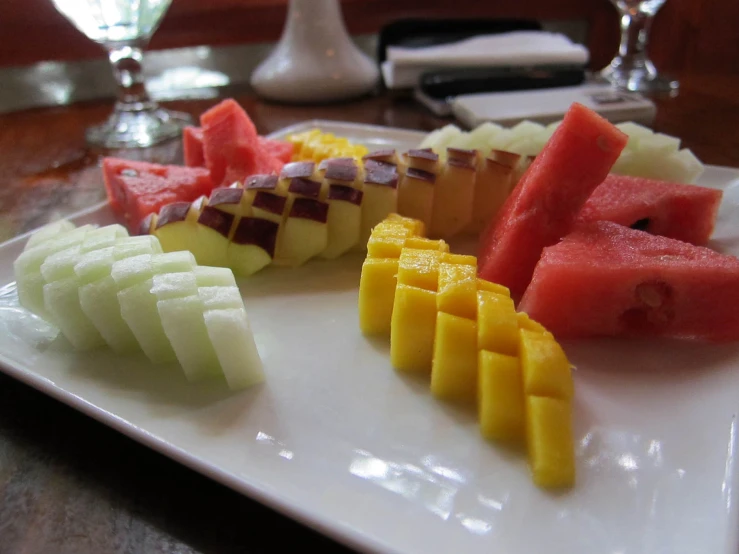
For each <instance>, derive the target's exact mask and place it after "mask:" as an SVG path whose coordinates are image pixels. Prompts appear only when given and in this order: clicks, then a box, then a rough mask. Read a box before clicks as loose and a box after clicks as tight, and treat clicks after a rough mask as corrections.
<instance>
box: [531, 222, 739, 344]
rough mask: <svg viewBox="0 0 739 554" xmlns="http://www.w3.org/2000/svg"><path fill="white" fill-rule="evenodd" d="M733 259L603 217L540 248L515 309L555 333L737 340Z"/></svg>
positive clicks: (738, 302)
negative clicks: (538, 256)
mask: <svg viewBox="0 0 739 554" xmlns="http://www.w3.org/2000/svg"><path fill="white" fill-rule="evenodd" d="M737 306H739V259H737V258H734V257H732V256H726V255H723V254H719V253H718V252H714V251H713V250H710V249H708V248H704V247H702V246H694V245H692V244H688V243H686V242H682V241H678V240H675V239H670V238H666V237H660V236H655V235H650V234H649V233H645V232H643V231H638V230H634V229H629V228H628V227H624V226H622V225H618V224H616V223H612V222H609V221H598V222H594V223H590V224H587V225H585V224H584V225H582V226H580V227H578V228H577V229H575V231H573V233H572V234H570V235H568V236H567V237H565V238H564V239H563V240H562V242H560V243H559V244H557V245H555V246H551V247H549V248H546V249H544V254H543V255H542V257H541V261H540V262H539V263H538V264H537V266H536V270H535V271H534V276H533V279H532V281H531V284H530V285H529V287H528V289H527V290H526V293H525V294H524V296H523V299H522V300H521V303H520V305H519V309H520V310H521V311H523V312H526V313H527V314H528V315H529V316H530V317H531V318H533V319H534V320H536V321H538V322H539V323H541V324H542V325H544V327H546V328H547V329H548V330H549V331H551V332H552V333H554V334H555V336H556V337H557V338H558V339H560V338H576V337H590V336H612V335H627V336H664V337H674V338H694V339H701V340H706V341H715V342H721V341H729V340H737V339H739V310H737Z"/></svg>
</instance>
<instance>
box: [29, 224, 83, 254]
mask: <svg viewBox="0 0 739 554" xmlns="http://www.w3.org/2000/svg"><path fill="white" fill-rule="evenodd" d="M74 228H75V224H74V223H72V222H71V221H69V220H68V219H59V220H57V221H52V222H51V223H47V224H46V225H44V226H43V227H40V228H39V229H38V230H36V231H35V232H34V233H33V234H32V235H31V236H30V237H29V238H28V241H27V242H26V245H25V246H24V247H23V249H24V250H29V249H31V248H33V247H34V246H38V245H39V244H41V243H42V242H46V241H47V240H50V239H54V238H57V237H58V236H59V235H61V234H63V233H66V232H68V231H71V230H72V229H74Z"/></svg>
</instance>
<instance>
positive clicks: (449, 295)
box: [436, 258, 477, 350]
mask: <svg viewBox="0 0 739 554" xmlns="http://www.w3.org/2000/svg"><path fill="white" fill-rule="evenodd" d="M443 259H445V258H443ZM436 306H437V308H438V309H439V311H440V312H446V313H448V314H452V315H457V316H459V317H466V318H468V319H474V320H477V267H476V266H474V265H461V264H455V263H442V264H440V265H439V294H438V295H437V296H436ZM475 350H476V348H475Z"/></svg>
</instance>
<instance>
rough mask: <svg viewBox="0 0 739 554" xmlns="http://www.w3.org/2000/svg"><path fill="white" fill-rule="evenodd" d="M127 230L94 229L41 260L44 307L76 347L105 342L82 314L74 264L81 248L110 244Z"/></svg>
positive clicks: (94, 345)
mask: <svg viewBox="0 0 739 554" xmlns="http://www.w3.org/2000/svg"><path fill="white" fill-rule="evenodd" d="M127 235H128V233H127V232H126V231H125V229H123V228H122V227H120V226H117V225H111V226H108V227H102V228H100V229H94V230H92V231H90V232H88V233H87V234H86V235H85V239H84V240H83V242H82V243H81V244H78V245H75V246H72V247H70V248H67V249H66V250H61V251H59V252H56V253H54V254H52V255H50V256H49V257H47V258H46V260H45V261H44V263H43V264H41V268H40V270H41V275H42V276H43V278H44V280H45V281H46V284H45V285H44V288H43V295H44V307H45V308H46V312H47V314H48V317H49V318H50V321H51V322H52V323H53V324H54V325H56V326H57V327H59V330H60V331H61V333H62V334H63V335H64V336H65V337H66V338H67V340H69V342H70V343H71V344H72V345H73V346H74V347H75V348H76V349H77V350H89V349H91V348H96V347H99V346H103V345H105V344H106V341H105V340H104V339H103V337H102V335H101V334H100V332H99V331H98V330H97V328H96V326H95V325H94V324H93V322H92V321H91V320H90V318H89V317H88V316H87V314H85V311H84V310H83V309H82V305H81V302H80V298H79V289H80V285H81V283H80V279H79V277H78V275H77V273H76V272H75V270H74V268H75V266H76V265H77V263H78V262H79V261H80V259H81V258H82V256H83V255H84V254H83V249H85V250H86V251H87V252H94V251H96V250H99V249H101V248H102V247H104V246H106V245H109V244H112V243H113V242H114V241H116V240H118V238H119V237H123V236H127Z"/></svg>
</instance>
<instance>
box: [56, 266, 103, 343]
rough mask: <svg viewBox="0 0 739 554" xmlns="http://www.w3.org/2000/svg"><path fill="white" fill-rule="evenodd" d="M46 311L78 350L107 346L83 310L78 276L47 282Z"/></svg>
mask: <svg viewBox="0 0 739 554" xmlns="http://www.w3.org/2000/svg"><path fill="white" fill-rule="evenodd" d="M43 294H44V305H45V306H46V311H47V313H48V314H49V315H50V317H51V322H52V323H54V325H56V326H57V327H59V330H60V331H61V333H62V334H63V335H64V336H65V337H66V338H67V340H68V341H69V342H70V343H71V344H72V346H74V348H75V349H77V350H90V349H93V348H98V347H101V346H105V340H103V337H102V336H101V335H100V333H99V332H98V330H97V329H96V328H95V326H94V325H93V324H92V321H90V318H88V317H87V315H85V312H83V311H82V306H81V305H80V298H79V281H78V279H77V276H74V277H67V278H65V279H59V280H57V281H52V282H51V283H47V284H46V285H44V288H43Z"/></svg>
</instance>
